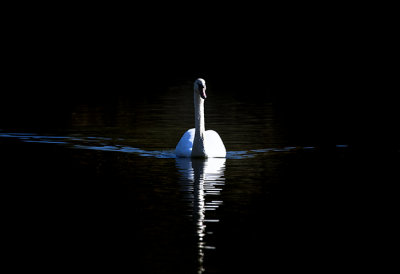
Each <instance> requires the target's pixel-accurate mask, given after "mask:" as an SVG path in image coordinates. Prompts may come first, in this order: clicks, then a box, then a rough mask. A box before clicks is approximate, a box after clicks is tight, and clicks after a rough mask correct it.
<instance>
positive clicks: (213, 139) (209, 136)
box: [205, 130, 226, 157]
mask: <svg viewBox="0 0 400 274" xmlns="http://www.w3.org/2000/svg"><path fill="white" fill-rule="evenodd" d="M205 148H206V153H207V156H208V157H226V149H225V145H224V143H223V142H222V139H221V137H219V134H218V133H217V132H215V131H214V130H207V131H206V136H205Z"/></svg>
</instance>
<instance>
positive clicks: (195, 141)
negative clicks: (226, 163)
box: [175, 78, 226, 158]
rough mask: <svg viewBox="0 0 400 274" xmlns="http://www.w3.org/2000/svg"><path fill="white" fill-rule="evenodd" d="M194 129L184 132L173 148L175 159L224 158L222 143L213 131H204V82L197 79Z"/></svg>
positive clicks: (195, 83) (224, 150)
mask: <svg viewBox="0 0 400 274" xmlns="http://www.w3.org/2000/svg"><path fill="white" fill-rule="evenodd" d="M193 97H194V114H195V128H192V129H189V130H188V131H186V132H185V133H184V134H183V136H182V138H181V139H180V140H179V143H178V144H177V146H176V148H175V154H176V156H177V157H198V158H212V157H226V149H225V146H224V143H223V142H222V140H221V137H219V135H218V133H217V132H215V131H214V130H207V131H206V130H205V123H204V101H205V99H206V98H207V95H206V82H205V81H204V79H201V78H198V79H196V81H195V82H194V94H193Z"/></svg>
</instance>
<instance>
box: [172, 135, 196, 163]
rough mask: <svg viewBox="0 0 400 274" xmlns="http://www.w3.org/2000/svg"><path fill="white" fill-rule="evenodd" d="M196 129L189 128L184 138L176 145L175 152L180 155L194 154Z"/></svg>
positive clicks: (189, 155)
mask: <svg viewBox="0 0 400 274" xmlns="http://www.w3.org/2000/svg"><path fill="white" fill-rule="evenodd" d="M195 131H196V130H195V129H194V128H192V129H189V130H188V131H186V132H185V134H183V136H182V138H181V139H180V140H179V143H178V144H177V145H176V148H175V154H176V156H178V157H191V156H192V147H193V140H194V133H195Z"/></svg>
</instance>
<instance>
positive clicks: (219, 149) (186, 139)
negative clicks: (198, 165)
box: [175, 128, 226, 157]
mask: <svg viewBox="0 0 400 274" xmlns="http://www.w3.org/2000/svg"><path fill="white" fill-rule="evenodd" d="M195 133H196V129H194V128H192V129H189V130H188V131H186V132H185V134H183V136H182V138H181V139H180V140H179V143H178V145H177V146H176V148H175V154H176V156H177V157H192V148H193V140H194V135H195ZM204 147H205V151H206V157H226V149H225V146H224V143H223V142H222V139H221V137H220V136H219V135H218V133H217V132H215V131H214V130H207V131H206V132H205V136H204Z"/></svg>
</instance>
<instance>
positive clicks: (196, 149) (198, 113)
mask: <svg viewBox="0 0 400 274" xmlns="http://www.w3.org/2000/svg"><path fill="white" fill-rule="evenodd" d="M194 116H195V118H194V119H195V121H194V122H195V127H196V133H195V135H194V140H193V148H192V156H195V157H206V153H205V149H204V133H205V122H204V100H203V99H202V98H201V97H200V95H199V94H198V93H197V92H195V93H194Z"/></svg>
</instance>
